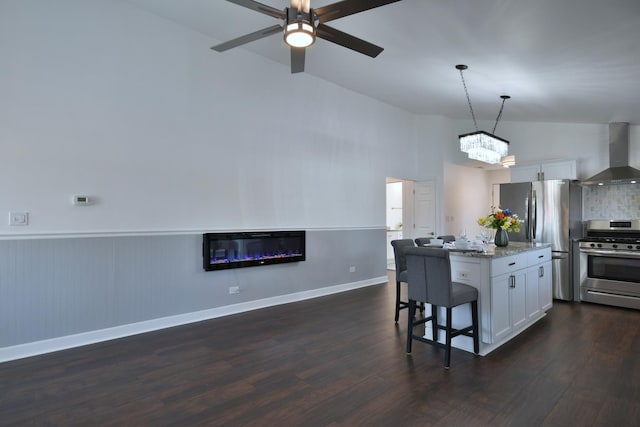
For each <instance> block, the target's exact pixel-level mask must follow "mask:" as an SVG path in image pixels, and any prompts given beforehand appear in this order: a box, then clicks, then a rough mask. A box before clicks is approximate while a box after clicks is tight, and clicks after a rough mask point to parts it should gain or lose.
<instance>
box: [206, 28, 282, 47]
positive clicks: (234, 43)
mask: <svg viewBox="0 0 640 427" xmlns="http://www.w3.org/2000/svg"><path fill="white" fill-rule="evenodd" d="M280 32H282V25H272V26H271V27H267V28H263V29H262V30H258V31H256V32H254V33H251V34H245V35H244V36H241V37H238V38H235V39H233V40H229V41H227V42H224V43H220V44H218V45H215V46H213V47H211V49H213V50H215V51H217V52H224V51H225V50H229V49H231V48H234V47H238V46H240V45H243V44H246V43H249V42H252V41H254V40H259V39H261V38H264V37H267V36H270V35H272V34H276V33H280Z"/></svg>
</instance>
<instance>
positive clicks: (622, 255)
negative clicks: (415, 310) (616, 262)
mask: <svg viewBox="0 0 640 427" xmlns="http://www.w3.org/2000/svg"><path fill="white" fill-rule="evenodd" d="M580 253H583V254H587V255H602V256H608V257H613V258H640V252H627V251H618V250H616V251H609V250H606V249H605V250H602V249H580Z"/></svg>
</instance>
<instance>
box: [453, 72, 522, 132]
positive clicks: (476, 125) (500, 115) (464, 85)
mask: <svg viewBox="0 0 640 427" xmlns="http://www.w3.org/2000/svg"><path fill="white" fill-rule="evenodd" d="M467 68H469V67H467V66H466V65H464V64H459V65H456V70H458V71H460V80H462V86H463V87H464V93H465V95H467V103H468V104H469V110H470V111H471V118H472V119H473V125H474V126H475V127H476V132H477V131H478V121H477V120H476V114H475V112H474V111H473V107H472V106H471V98H470V97H469V90H468V89H467V83H466V82H465V81H464V74H463V73H462V72H463V71H464V70H466V69H467ZM500 98H502V105H501V106H500V111H499V112H498V117H497V118H496V124H495V125H494V126H493V131H492V132H491V133H492V134H495V133H496V128H497V127H498V122H499V121H500V118H501V117H502V110H504V102H505V101H506V100H507V99H509V98H511V97H510V96H509V95H501V96H500Z"/></svg>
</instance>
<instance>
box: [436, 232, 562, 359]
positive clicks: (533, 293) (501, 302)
mask: <svg viewBox="0 0 640 427" xmlns="http://www.w3.org/2000/svg"><path fill="white" fill-rule="evenodd" d="M450 258H451V279H452V280H453V281H455V282H460V283H465V284H467V285H471V286H473V287H475V288H476V289H478V317H479V319H478V321H479V323H480V325H479V329H480V354H481V355H483V356H484V355H486V354H488V353H489V352H491V351H493V350H495V349H496V348H498V347H499V346H501V345H502V344H504V343H506V342H507V341H509V340H510V339H512V338H513V337H515V336H516V335H518V334H520V333H521V332H522V331H524V330H525V329H527V328H528V327H529V326H531V325H533V324H534V323H535V322H537V321H538V320H540V319H542V318H543V317H544V316H545V312H546V311H547V310H549V309H550V308H551V307H552V305H553V299H552V298H553V294H552V292H553V291H552V274H551V245H550V244H540V243H520V242H511V243H509V246H507V247H504V248H499V247H496V246H494V245H489V247H488V249H487V251H486V252H475V251H468V252H458V251H454V250H452V251H451V252H450ZM438 316H439V321H440V323H442V324H444V321H445V319H446V312H445V310H444V309H441V310H439V312H438ZM452 316H453V319H452V321H453V327H454V328H456V327H457V328H459V327H464V326H467V325H470V324H471V310H470V309H469V304H464V305H462V306H458V307H455V308H454V310H453V314H452ZM426 329H427V330H426V331H425V336H426V337H430V336H431V323H430V322H429V323H427V325H426ZM440 333H441V336H440V337H439V341H441V342H444V332H443V331H440ZM451 344H452V346H454V347H457V348H460V349H462V350H466V351H470V352H473V340H472V339H471V338H469V337H466V336H458V337H455V338H453V340H452V343H451Z"/></svg>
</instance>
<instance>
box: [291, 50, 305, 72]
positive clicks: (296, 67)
mask: <svg viewBox="0 0 640 427" xmlns="http://www.w3.org/2000/svg"><path fill="white" fill-rule="evenodd" d="M305 50H306V48H304V47H292V48H291V74H295V73H301V72H303V71H304V58H305Z"/></svg>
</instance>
